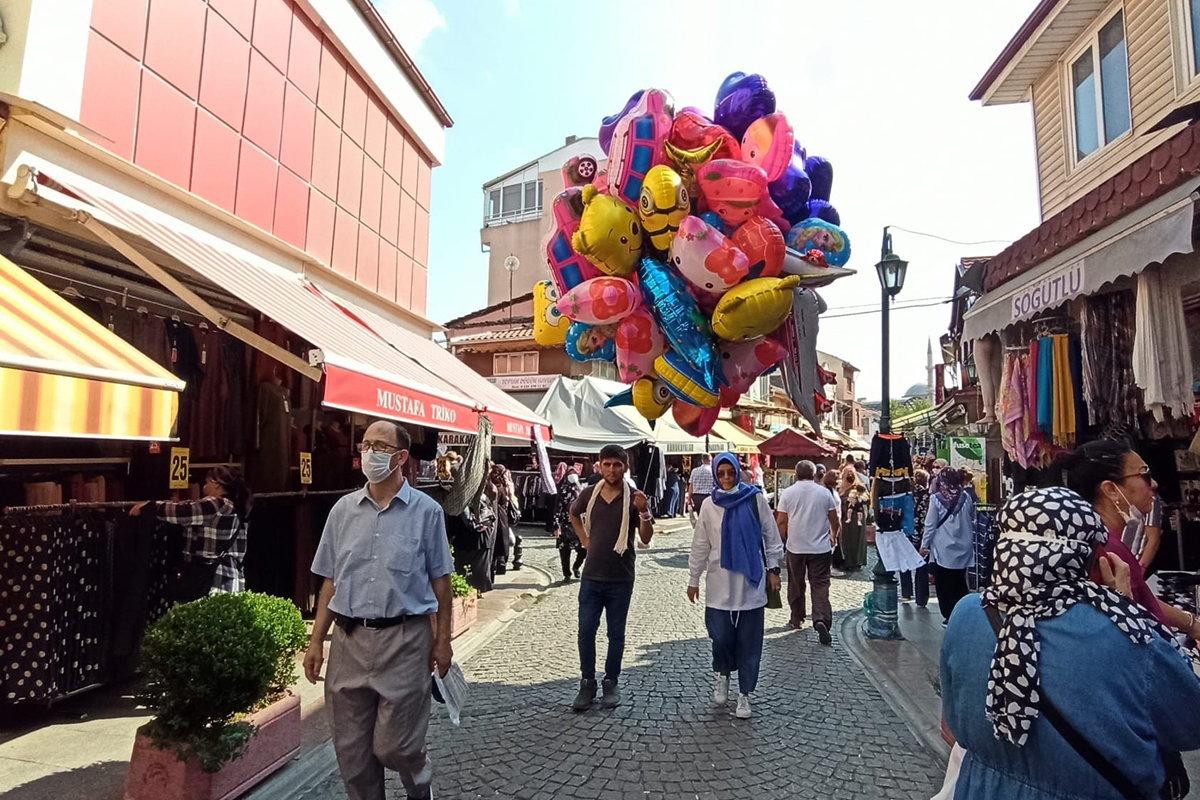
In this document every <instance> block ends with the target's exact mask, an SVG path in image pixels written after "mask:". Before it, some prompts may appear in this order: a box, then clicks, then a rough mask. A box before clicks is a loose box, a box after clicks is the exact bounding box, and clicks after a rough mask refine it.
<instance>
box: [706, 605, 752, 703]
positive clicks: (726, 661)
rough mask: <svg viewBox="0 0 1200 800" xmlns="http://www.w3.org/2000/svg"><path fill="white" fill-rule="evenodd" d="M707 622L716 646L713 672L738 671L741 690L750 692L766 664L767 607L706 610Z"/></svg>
mask: <svg viewBox="0 0 1200 800" xmlns="http://www.w3.org/2000/svg"><path fill="white" fill-rule="evenodd" d="M704 625H705V627H707V628H708V635H709V638H711V639H712V646H713V672H716V673H719V674H721V675H728V674H729V673H731V672H733V671H735V670H736V671H737V674H738V690H739V691H740V692H741V693H742V694H750V693H752V692H753V691H754V689H755V687H756V686H758V671H759V667H761V666H762V648H763V610H762V609H761V608H755V609H752V610H750V611H722V610H720V609H718V608H705V609H704Z"/></svg>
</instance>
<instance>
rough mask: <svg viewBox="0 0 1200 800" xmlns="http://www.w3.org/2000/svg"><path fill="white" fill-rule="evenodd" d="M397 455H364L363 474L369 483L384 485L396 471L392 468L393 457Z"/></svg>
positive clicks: (372, 453)
mask: <svg viewBox="0 0 1200 800" xmlns="http://www.w3.org/2000/svg"><path fill="white" fill-rule="evenodd" d="M393 455H395V453H376V452H375V451H373V450H372V451H369V452H366V453H363V454H362V472H363V475H365V476H367V481H368V482H369V483H382V482H383V481H386V480H387V479H388V476H389V475H391V474H392V473H393V472H395V471H396V467H393V466H392V456H393Z"/></svg>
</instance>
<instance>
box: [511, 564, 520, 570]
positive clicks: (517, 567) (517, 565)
mask: <svg viewBox="0 0 1200 800" xmlns="http://www.w3.org/2000/svg"><path fill="white" fill-rule="evenodd" d="M509 569H511V570H512V571H513V572H520V571H521V565H520V564H513V565H512V566H511V567H509Z"/></svg>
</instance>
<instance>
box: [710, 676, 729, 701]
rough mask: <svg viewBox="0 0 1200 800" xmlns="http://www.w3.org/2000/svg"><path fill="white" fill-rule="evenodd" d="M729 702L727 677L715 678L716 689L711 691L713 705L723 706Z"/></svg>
mask: <svg viewBox="0 0 1200 800" xmlns="http://www.w3.org/2000/svg"><path fill="white" fill-rule="evenodd" d="M727 702H729V676H728V675H718V676H717V688H715V689H713V703H714V704H716V705H718V706H723V705H725V704H726V703H727Z"/></svg>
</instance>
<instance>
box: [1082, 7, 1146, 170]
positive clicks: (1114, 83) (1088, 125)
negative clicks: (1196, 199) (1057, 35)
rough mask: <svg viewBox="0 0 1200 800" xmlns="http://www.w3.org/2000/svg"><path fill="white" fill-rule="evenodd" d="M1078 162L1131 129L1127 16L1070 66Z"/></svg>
mask: <svg viewBox="0 0 1200 800" xmlns="http://www.w3.org/2000/svg"><path fill="white" fill-rule="evenodd" d="M1069 74H1070V80H1071V107H1072V110H1073V111H1074V122H1075V160H1076V161H1082V160H1083V159H1085V158H1087V157H1088V156H1089V155H1091V154H1092V153H1094V152H1096V151H1097V150H1099V149H1100V148H1101V147H1102V146H1104V145H1106V144H1108V143H1109V142H1111V141H1113V140H1114V139H1116V138H1117V137H1119V136H1121V135H1122V134H1124V133H1128V131H1129V129H1130V127H1132V126H1131V120H1130V110H1129V59H1128V55H1127V53H1126V49H1125V15H1124V12H1121V11H1118V12H1117V13H1116V14H1115V15H1114V16H1113V18H1112V19H1110V20H1109V21H1108V22H1107V23H1105V24H1104V26H1103V27H1102V28H1100V30H1099V31H1098V32H1097V34H1096V36H1095V38H1094V39H1092V40H1090V42H1089V43H1088V46H1087V48H1086V49H1085V50H1084V51H1083V52H1082V53H1080V54H1079V55H1078V56H1077V57H1076V58H1075V60H1074V61H1072V62H1071V66H1070V70H1069Z"/></svg>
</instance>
